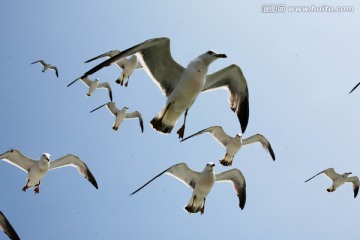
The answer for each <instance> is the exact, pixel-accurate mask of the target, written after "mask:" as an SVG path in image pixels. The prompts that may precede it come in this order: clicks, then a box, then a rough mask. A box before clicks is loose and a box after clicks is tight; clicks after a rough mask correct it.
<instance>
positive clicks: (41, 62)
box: [31, 60, 46, 67]
mask: <svg viewBox="0 0 360 240" xmlns="http://www.w3.org/2000/svg"><path fill="white" fill-rule="evenodd" d="M34 63H40V64H41V65H43V67H45V65H46V63H45V62H44V60H38V61H35V62H32V63H31V64H34Z"/></svg>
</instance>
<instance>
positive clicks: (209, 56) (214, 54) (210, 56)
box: [199, 50, 227, 65]
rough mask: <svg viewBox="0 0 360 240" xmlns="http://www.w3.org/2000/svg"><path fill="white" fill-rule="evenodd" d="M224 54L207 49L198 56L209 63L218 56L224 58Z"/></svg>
mask: <svg viewBox="0 0 360 240" xmlns="http://www.w3.org/2000/svg"><path fill="white" fill-rule="evenodd" d="M226 57H227V56H226V54H222V53H217V52H215V51H212V50H209V51H207V52H205V53H203V54H201V55H200V56H199V58H201V59H202V60H203V61H204V63H205V64H207V65H209V64H210V63H212V62H213V61H215V60H216V59H219V58H226Z"/></svg>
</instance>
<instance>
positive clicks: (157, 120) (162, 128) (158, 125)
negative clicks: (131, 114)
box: [150, 115, 174, 133]
mask: <svg viewBox="0 0 360 240" xmlns="http://www.w3.org/2000/svg"><path fill="white" fill-rule="evenodd" d="M150 123H151V125H152V126H153V128H155V129H156V130H157V131H159V132H162V133H171V131H172V129H173V128H174V125H172V126H170V125H166V124H165V123H164V122H163V121H162V118H161V117H159V115H156V116H155V117H154V118H153V119H152V120H151V122H150Z"/></svg>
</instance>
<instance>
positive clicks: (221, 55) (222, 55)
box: [215, 53, 227, 58]
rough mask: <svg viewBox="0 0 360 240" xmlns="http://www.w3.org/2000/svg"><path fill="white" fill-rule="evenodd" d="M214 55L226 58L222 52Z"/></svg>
mask: <svg viewBox="0 0 360 240" xmlns="http://www.w3.org/2000/svg"><path fill="white" fill-rule="evenodd" d="M215 56H216V57H218V58H227V56H226V54H222V53H219V54H216V55H215Z"/></svg>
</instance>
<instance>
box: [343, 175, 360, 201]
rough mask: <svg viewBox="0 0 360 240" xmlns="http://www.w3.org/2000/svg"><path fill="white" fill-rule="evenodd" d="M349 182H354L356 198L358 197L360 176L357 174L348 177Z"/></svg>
mask: <svg viewBox="0 0 360 240" xmlns="http://www.w3.org/2000/svg"><path fill="white" fill-rule="evenodd" d="M346 181H347V182H352V184H353V190H354V198H356V196H357V194H358V192H359V178H358V177H357V176H353V177H349V178H348V179H346Z"/></svg>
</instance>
